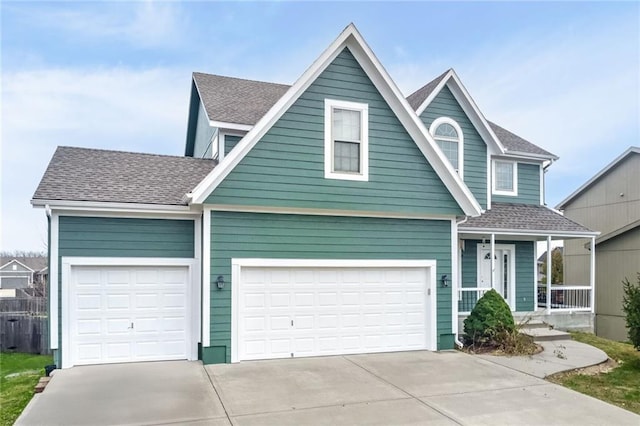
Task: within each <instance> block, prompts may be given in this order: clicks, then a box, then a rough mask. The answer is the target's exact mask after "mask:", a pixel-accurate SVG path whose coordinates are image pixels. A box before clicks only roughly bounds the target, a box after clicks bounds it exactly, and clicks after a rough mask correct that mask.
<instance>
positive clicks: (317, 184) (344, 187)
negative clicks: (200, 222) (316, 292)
mask: <svg viewBox="0 0 640 426" xmlns="http://www.w3.org/2000/svg"><path fill="white" fill-rule="evenodd" d="M325 99H337V100H345V101H352V102H361V103H367V104H368V106H369V123H368V126H369V181H368V182H359V181H347V180H336V179H325V178H324V101H325ZM206 203H208V204H233V205H247V206H249V205H251V206H270V207H293V208H321V209H335V210H355V211H375V212H393V213H404V214H443V215H456V214H462V210H461V209H460V207H459V206H458V204H457V202H456V201H455V200H454V198H453V197H452V196H451V194H450V193H449V191H448V190H447V189H446V187H445V186H444V184H443V183H442V181H441V180H440V178H439V177H438V176H437V174H436V173H435V172H434V171H433V169H432V168H431V166H430V164H429V163H428V161H427V160H426V159H425V158H424V155H423V154H422V153H421V151H420V150H419V149H418V147H417V146H416V144H415V143H414V142H413V140H412V139H411V137H410V136H409V135H408V134H407V132H406V130H405V129H404V127H403V126H402V124H401V123H400V121H399V120H398V118H397V117H396V116H395V114H394V113H393V111H392V110H391V108H390V107H389V106H388V105H387V103H386V102H385V100H384V99H383V98H382V96H381V95H380V93H379V92H378V90H377V89H376V88H375V86H374V85H373V84H372V83H371V81H370V80H369V78H368V77H367V75H366V74H365V73H364V71H363V70H362V68H360V66H359V64H358V63H357V61H356V60H355V58H354V57H353V55H352V54H351V53H350V52H349V50H348V49H345V50H344V51H343V52H342V53H341V54H340V55H339V56H338V57H337V58H336V59H335V60H334V61H333V63H331V64H330V65H329V66H328V67H327V68H326V70H325V71H324V72H322V73H321V75H320V76H319V77H318V78H317V79H316V81H315V82H314V83H313V84H311V86H310V87H309V88H308V89H307V90H306V91H305V92H304V93H303V94H302V95H301V96H300V98H299V99H298V100H297V101H296V102H295V103H294V104H293V105H292V106H291V107H290V108H289V110H288V111H287V112H285V113H284V114H283V115H282V117H281V118H280V119H279V120H278V121H277V122H276V123H275V124H274V125H273V126H272V128H271V129H270V130H269V131H268V132H267V133H266V134H265V135H264V136H263V137H262V139H261V140H260V141H259V142H258V143H257V144H256V146H255V147H254V148H253V149H252V150H251V151H250V152H249V153H248V154H247V155H246V157H245V158H244V159H243V160H242V161H241V162H240V163H239V164H238V165H237V166H236V167H235V169H234V170H233V171H232V172H231V173H230V174H229V175H228V176H227V177H226V178H225V180H224V181H223V182H222V183H221V184H220V185H219V186H218V187H217V188H216V189H215V190H214V192H213V193H212V194H211V195H210V196H209V197H208V199H207V200H206Z"/></svg>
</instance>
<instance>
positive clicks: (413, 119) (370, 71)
mask: <svg viewBox="0 0 640 426" xmlns="http://www.w3.org/2000/svg"><path fill="white" fill-rule="evenodd" d="M345 47H348V48H349V50H350V52H351V53H352V54H353V56H354V57H355V58H356V60H357V61H358V63H359V64H360V66H361V67H362V69H363V70H364V72H365V73H366V74H367V75H368V76H369V78H370V80H371V82H372V83H373V84H374V85H375V86H376V88H377V89H378V90H379V91H380V93H381V95H382V96H383V98H384V99H385V101H386V102H387V104H388V105H389V107H390V108H391V109H392V110H393V111H394V113H395V114H396V116H397V117H398V119H399V120H400V122H401V123H402V125H403V126H404V127H405V129H406V130H407V132H408V133H409V135H410V136H411V137H412V139H413V140H414V141H415V142H416V144H417V146H418V148H419V149H420V151H421V152H422V153H423V155H424V156H425V158H426V159H427V161H428V162H429V163H430V165H431V166H432V167H433V169H434V171H435V172H436V174H437V175H438V176H439V178H440V179H441V180H442V182H443V183H444V184H445V186H446V187H447V189H448V190H449V191H450V192H451V194H452V195H453V197H454V198H455V199H456V201H457V202H458V204H459V205H460V207H461V208H462V210H463V211H464V212H465V214H466V215H469V216H478V215H480V212H481V210H482V209H481V207H480V205H479V204H478V202H477V201H476V199H475V198H474V196H473V194H472V193H471V191H470V190H469V188H468V187H467V186H466V185H465V184H464V182H462V179H460V176H458V175H457V173H455V171H454V170H453V168H452V167H451V165H450V164H449V162H448V161H447V160H446V158H445V157H444V155H443V154H442V153H441V152H440V150H439V149H438V147H437V145H436V143H435V141H434V140H433V138H432V137H431V135H430V134H429V132H428V131H427V130H426V128H425V127H424V124H423V123H422V121H421V120H420V119H419V118H418V116H417V115H416V114H415V112H414V111H413V110H412V109H411V107H410V106H409V103H408V102H407V100H406V99H405V98H404V96H403V95H402V93H401V92H400V90H399V89H398V87H397V86H396V85H395V83H394V82H393V80H391V77H390V76H389V75H388V74H387V72H386V71H385V69H384V68H383V67H382V65H381V64H380V62H379V61H378V59H377V58H376V57H375V55H374V54H373V52H372V51H371V49H370V48H369V46H368V45H367V44H366V42H365V41H364V39H363V38H362V36H361V35H360V33H359V32H358V30H357V29H356V28H355V26H354V25H353V24H350V25H349V26H347V28H345V30H344V31H343V32H342V33H341V34H340V35H339V36H338V38H337V39H336V40H335V41H334V42H333V43H332V44H331V45H330V46H329V48H327V49H326V50H325V51H324V52H323V53H322V54H321V55H320V57H319V58H318V59H316V61H315V62H314V63H313V64H312V65H311V67H309V68H308V69H307V70H306V71H305V72H304V73H303V74H302V76H301V77H300V78H299V79H298V80H297V81H296V83H295V84H294V85H293V86H291V88H290V89H289V90H288V91H287V92H286V93H285V95H284V96H283V97H282V98H280V99H279V100H278V102H276V103H275V105H273V107H272V108H271V109H270V110H269V111H268V112H267V113H266V114H265V115H264V116H263V117H262V118H261V119H260V120H259V121H258V123H257V124H256V125H255V126H254V127H253V128H252V129H251V130H250V131H249V133H247V135H246V136H245V137H244V138H243V139H242V140H241V141H240V142H239V143H238V145H237V146H236V148H235V149H234V150H233V151H232V152H231V153H230V155H229V156H228V157H227V159H226V160H225V161H224V162H222V163H221V164H220V165H219V166H218V167H216V168H215V169H213V171H212V172H211V173H210V174H209V175H208V176H207V177H205V178H204V179H203V180H202V182H200V183H199V184H198V185H197V186H196V188H195V189H194V190H193V191H192V192H191V193H190V194H188V196H190V198H191V201H192V203H194V204H202V203H203V202H204V201H205V200H206V198H207V197H208V196H209V194H210V193H211V192H212V191H213V190H214V189H215V188H216V187H217V186H218V185H219V184H220V183H221V182H222V181H223V180H224V179H225V178H226V177H227V176H228V174H229V173H230V172H231V171H232V170H233V169H234V168H235V167H236V166H237V165H238V164H239V163H240V161H241V160H242V158H244V156H245V155H247V153H248V152H249V151H251V149H252V148H253V147H254V146H255V144H256V143H258V141H259V140H260V139H261V138H262V137H263V136H264V135H265V134H266V132H267V131H268V130H269V129H270V128H271V127H272V126H273V124H275V122H276V121H277V120H278V119H279V118H280V117H281V116H282V115H283V114H284V113H285V112H286V111H287V110H288V109H289V107H290V106H291V105H292V104H293V103H294V102H295V101H296V100H297V99H298V97H300V95H301V94H302V93H303V92H304V91H305V90H306V89H307V88H308V87H309V86H310V85H311V84H312V83H313V81H315V79H316V78H317V77H318V76H319V75H320V73H321V72H322V71H324V69H325V68H326V67H327V66H329V64H330V63H331V62H332V61H333V60H334V59H335V58H336V57H337V56H338V55H339V54H340V53H341V52H342V50H343V49H344V48H345Z"/></svg>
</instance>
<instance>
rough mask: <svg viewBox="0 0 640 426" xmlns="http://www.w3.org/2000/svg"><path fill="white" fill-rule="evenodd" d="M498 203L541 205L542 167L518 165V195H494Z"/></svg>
mask: <svg viewBox="0 0 640 426" xmlns="http://www.w3.org/2000/svg"><path fill="white" fill-rule="evenodd" d="M491 200H492V201H495V202H496V203H518V204H540V166H539V165H537V164H527V163H518V195H517V196H514V197H511V196H507V195H493V196H492V197H491Z"/></svg>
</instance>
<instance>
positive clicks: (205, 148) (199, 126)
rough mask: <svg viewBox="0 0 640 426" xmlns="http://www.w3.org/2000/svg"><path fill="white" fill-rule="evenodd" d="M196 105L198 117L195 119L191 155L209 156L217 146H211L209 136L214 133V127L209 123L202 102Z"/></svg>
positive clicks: (197, 156)
mask: <svg viewBox="0 0 640 426" xmlns="http://www.w3.org/2000/svg"><path fill="white" fill-rule="evenodd" d="M199 105H200V106H199V107H198V119H197V121H196V130H195V141H194V148H193V157H196V158H211V157H212V155H211V154H212V149H213V150H214V151H216V152H217V151H218V147H212V146H211V137H212V136H213V134H214V133H215V131H216V129H215V127H211V126H210V125H209V117H208V116H207V112H206V111H205V110H204V106H203V105H202V102H200V103H199Z"/></svg>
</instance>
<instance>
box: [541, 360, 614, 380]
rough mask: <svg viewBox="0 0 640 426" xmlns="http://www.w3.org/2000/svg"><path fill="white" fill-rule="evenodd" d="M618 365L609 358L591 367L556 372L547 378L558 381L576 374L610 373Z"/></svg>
mask: <svg viewBox="0 0 640 426" xmlns="http://www.w3.org/2000/svg"><path fill="white" fill-rule="evenodd" d="M617 366H618V363H617V362H616V361H614V360H612V359H611V358H609V359H607V360H606V361H605V362H603V363H600V364H597V365H592V366H590V367H584V368H576V369H575V370H571V371H563V372H562V373H556V374H553V375H551V376H547V377H546V379H547V380H549V381H552V382H557V381H559V380H560V379H563V378H566V377H569V376H575V375H583V376H597V375H598V374H603V373H608V372H610V371H611V370H613V369H614V368H616V367H617Z"/></svg>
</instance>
